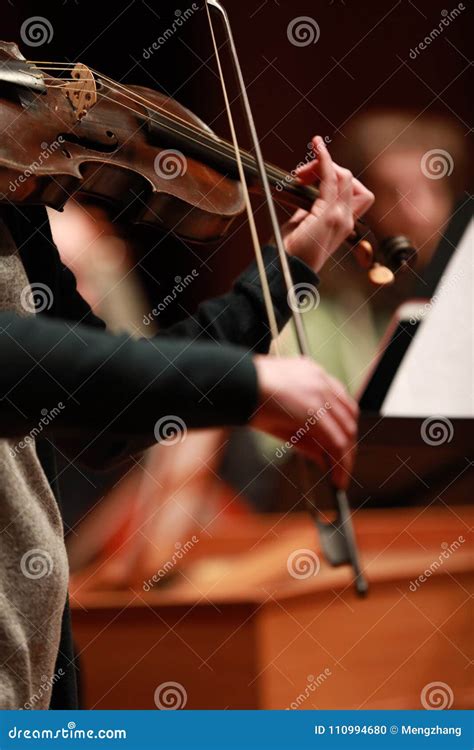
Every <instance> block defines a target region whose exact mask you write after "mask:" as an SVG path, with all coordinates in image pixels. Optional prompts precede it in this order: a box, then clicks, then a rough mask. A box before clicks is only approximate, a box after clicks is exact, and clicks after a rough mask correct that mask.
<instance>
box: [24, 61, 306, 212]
mask: <svg viewBox="0 0 474 750" xmlns="http://www.w3.org/2000/svg"><path fill="white" fill-rule="evenodd" d="M28 62H29V63H30V64H34V65H38V66H45V65H48V66H49V67H48V68H47V70H58V71H65V72H70V71H71V68H73V67H74V66H75V64H76V63H69V64H68V67H65V66H64V67H61V66H59V65H57V64H56V63H48V62H46V61H28ZM89 70H91V72H93V73H95V74H96V75H97V76H98V77H99V78H101V79H103V80H105V81H107V82H108V83H109V85H110V88H111V90H112V91H113V90H115V91H116V93H119V94H122V96H124V97H125V98H127V99H129V100H130V101H132V102H133V103H134V104H136V105H138V106H140V105H141V102H140V100H142V102H143V103H145V104H147V105H148V106H149V108H150V109H151V111H152V114H154V115H156V116H158V117H161V118H162V119H163V120H164V121H165V122H166V121H169V122H170V123H173V124H174V123H179V124H180V126H181V128H182V130H184V131H185V137H190V136H187V135H186V134H187V132H189V133H192V134H193V135H197V136H198V137H199V138H200V139H203V140H204V141H205V143H204V144H203V142H202V140H201V141H199V140H196V139H192V138H191V140H192V141H193V142H195V143H200V145H205V146H206V147H207V148H208V149H209V150H211V151H212V152H214V153H216V154H218V155H224V156H227V157H229V158H232V159H233V158H234V150H233V147H232V144H230V143H228V142H226V141H225V140H223V139H219V141H218V142H217V140H216V139H215V138H213V137H212V135H210V134H209V133H208V132H207V131H206V130H205V129H203V128H198V127H196V126H195V125H193V124H191V123H189V122H188V121H186V120H185V119H183V118H182V117H180V116H179V115H175V114H170V113H169V112H168V111H167V110H165V109H163V108H162V107H160V106H159V105H156V103H154V102H151V101H149V100H147V99H146V98H145V97H143V96H142V95H140V94H138V93H136V92H133V91H132V90H131V89H129V88H128V87H127V86H125V85H123V84H120V83H118V82H117V81H114V80H113V79H112V78H109V77H108V76H106V75H104V74H102V73H99V72H98V71H95V70H94V69H93V68H89ZM53 80H54V79H53ZM57 80H58V81H64V84H63V83H61V84H47V86H48V87H50V88H69V90H82V88H81V86H80V85H79V86H78V88H77V89H73V88H71V87H68V81H69V80H71V82H73V83H76V84H80V81H79V80H78V79H76V78H72V77H71V79H67V78H64V79H57ZM117 87H118V88H119V89H121V90H118V88H117ZM97 94H98V95H99V96H101V97H102V98H105V99H107V100H109V101H112V102H114V103H116V104H119V105H120V106H122V107H126V105H124V103H123V102H117V101H116V100H115V99H113V98H112V97H107V95H105V94H104V93H103V92H101V91H97ZM126 108H127V109H129V110H130V111H132V112H134V113H135V114H137V115H139V116H143V114H142V113H141V112H138V111H136V110H133V109H132V108H131V107H126ZM160 110H161V112H164V113H166V114H165V115H162V114H160ZM157 122H158V124H162V123H159V121H157ZM181 123H182V125H181ZM170 129H171V128H170ZM171 130H172V129H171ZM174 132H178V131H174ZM181 135H182V133H181ZM240 152H241V154H242V156H243V159H244V161H245V162H246V166H247V167H250V168H252V169H253V170H255V169H256V164H255V159H254V157H253V156H252V154H251V153H249V152H248V151H245V150H243V149H241V150H240ZM267 169H268V172H269V174H270V176H271V178H272V179H273V180H275V181H276V182H279V181H284V184H285V186H286V187H287V188H288V187H289V188H290V190H291V189H293V190H294V189H295V188H296V190H298V188H299V187H300V185H299V184H298V183H296V182H294V184H292V180H291V178H290V179H288V173H287V172H284V171H283V170H282V169H280V168H279V167H276V166H274V165H273V164H267ZM305 192H307V194H308V196H309V197H310V198H311V199H313V198H316V197H317V190H316V189H315V188H314V187H312V188H309V190H308V189H307V187H306V188H305Z"/></svg>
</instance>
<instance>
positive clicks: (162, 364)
mask: <svg viewBox="0 0 474 750" xmlns="http://www.w3.org/2000/svg"><path fill="white" fill-rule="evenodd" d="M0 359H1V361H2V367H1V368H0V432H1V434H2V436H12V435H25V434H27V433H28V432H30V431H31V430H34V429H35V428H39V430H40V432H41V433H44V434H48V433H51V434H54V435H59V436H66V437H67V436H71V437H74V436H75V435H80V434H92V435H94V440H97V439H100V438H101V436H103V437H108V436H111V437H112V438H114V439H115V441H116V444H117V447H118V446H119V444H120V441H121V440H123V441H127V440H128V439H129V438H132V439H135V440H137V441H138V442H140V443H143V445H151V444H152V443H153V442H154V440H155V439H156V434H155V428H156V424H157V422H158V421H159V420H160V419H163V418H165V417H170V418H177V419H178V420H182V423H183V425H184V426H185V427H186V428H191V427H211V426H217V425H225V424H230V425H232V424H243V423H245V422H246V421H247V420H248V419H249V418H250V416H251V415H252V413H253V411H254V409H255V407H256V401H257V382H256V373H255V368H254V365H253V362H252V358H251V355H250V354H249V353H248V352H247V351H246V350H244V349H241V348H239V347H231V346H228V345H221V344H215V343H212V344H209V343H204V342H189V343H188V344H187V345H183V342H182V341H177V340H176V339H172V338H169V339H168V338H167V339H165V338H156V339H151V340H140V341H136V340H133V339H131V338H130V337H128V336H125V335H121V336H112V335H110V334H108V333H105V332H102V331H95V330H92V329H91V328H89V327H87V326H83V325H78V324H75V325H70V324H68V323H66V322H63V321H57V320H47V319H44V318H43V319H41V318H40V317H39V316H38V317H34V316H32V317H27V318H22V317H19V316H18V315H15V314H14V313H10V312H2V313H0ZM45 410H46V412H47V413H48V414H49V415H52V416H51V419H50V421H48V420H49V417H48V416H47V415H45ZM42 415H43V416H42Z"/></svg>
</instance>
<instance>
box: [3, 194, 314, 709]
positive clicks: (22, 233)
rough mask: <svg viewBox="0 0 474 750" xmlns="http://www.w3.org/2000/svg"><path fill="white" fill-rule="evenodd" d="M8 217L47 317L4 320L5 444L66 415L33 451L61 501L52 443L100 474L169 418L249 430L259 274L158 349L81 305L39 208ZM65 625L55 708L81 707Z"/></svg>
mask: <svg viewBox="0 0 474 750" xmlns="http://www.w3.org/2000/svg"><path fill="white" fill-rule="evenodd" d="M2 216H3V218H4V219H5V220H6V222H7V225H8V227H9V229H10V231H11V233H12V235H13V237H14V240H15V242H16V244H17V247H18V249H19V252H20V255H21V258H22V261H23V264H24V266H25V270H26V273H27V275H28V278H29V281H30V284H31V285H32V287H33V289H35V288H36V289H42V292H43V299H46V300H47V301H46V308H47V309H44V310H43V311H42V312H41V313H40V314H38V315H36V316H35V317H33V318H32V317H27V318H21V317H19V316H18V315H15V314H13V313H9V312H2V313H0V361H1V362H2V366H1V368H0V425H1V427H0V430H1V435H2V436H12V435H24V434H27V433H28V432H29V431H30V430H31V429H32V428H34V427H35V425H37V424H38V422H39V419H40V417H41V410H42V409H44V408H47V409H48V410H51V409H53V408H54V407H55V406H57V404H58V403H59V402H62V403H63V404H64V408H62V409H61V410H60V411H59V413H58V414H57V415H56V416H55V418H54V420H53V421H52V422H51V424H50V425H49V426H48V427H46V428H45V430H44V431H43V433H42V434H43V436H44V439H42V440H38V441H37V450H38V455H39V457H40V460H41V462H42V465H43V467H44V470H45V472H46V474H47V477H48V479H49V481H50V483H51V486H52V488H53V491H54V492H55V494H56V496H57V497H58V492H57V486H56V479H55V477H56V471H55V462H54V451H53V449H52V443H51V441H53V442H55V443H56V444H61V449H62V450H64V451H66V452H67V453H68V454H69V456H70V457H71V459H73V460H74V461H82V462H84V463H86V464H90V465H92V466H95V467H97V466H99V465H103V466H105V465H107V464H108V463H110V462H111V461H115V460H117V459H120V458H122V457H123V458H126V457H127V456H129V455H130V454H131V453H134V452H138V451H139V450H141V449H143V448H146V447H149V446H150V445H152V444H153V443H154V442H156V438H155V434H154V428H155V425H156V422H157V421H158V420H159V419H160V418H161V417H164V416H168V415H173V416H177V417H179V418H180V419H182V420H183V421H184V423H185V425H186V426H187V427H189V428H193V427H215V426H218V425H239V424H244V423H246V422H247V421H248V420H249V419H250V418H251V416H252V414H253V412H254V410H255V408H256V406H257V399H258V393H257V380H256V372H255V368H254V365H253V362H252V356H251V352H267V351H268V347H269V343H270V333H269V328H268V324H267V320H266V314H265V308H264V304H263V297H262V293H261V288H260V284H259V282H258V275H257V271H256V266H255V265H254V264H252V265H251V266H250V267H249V268H248V269H247V270H246V271H245V272H244V273H243V274H242V275H241V276H240V277H239V278H238V280H237V281H236V283H235V285H234V287H233V289H232V291H231V292H230V293H229V294H226V295H224V296H222V297H220V298H218V299H213V300H209V301H207V302H205V303H203V304H201V306H200V307H199V308H198V310H197V312H196V314H195V315H194V316H193V317H191V318H188V319H187V320H185V321H183V322H181V323H178V324H176V325H174V326H172V327H171V328H169V329H167V330H166V331H163V332H162V333H160V334H159V335H158V336H156V337H155V338H153V339H149V340H140V341H136V340H133V339H131V338H130V337H129V336H127V335H114V336H113V335H110V334H108V333H106V332H105V330H104V323H103V322H102V321H101V320H100V319H99V318H97V317H96V316H95V315H94V314H93V313H92V311H91V309H90V307H89V306H88V305H87V303H86V302H85V301H84V300H83V299H82V297H81V296H80V295H79V293H78V292H77V289H76V282H75V278H74V276H73V274H72V273H71V272H70V271H69V270H68V269H67V268H66V267H65V266H64V265H63V264H62V263H61V260H60V258H59V255H58V251H57V249H56V247H55V245H54V243H53V241H52V237H51V233H50V229H49V222H48V219H47V215H46V212H45V210H44V209H43V208H40V207H38V208H37V207H32V208H28V209H24V208H23V207H22V208H21V209H20V208H18V207H16V206H7V207H3V208H2ZM264 257H265V265H266V268H267V273H268V278H269V281H270V288H271V292H272V297H273V301H274V304H275V309H276V313H277V322H278V324H279V326H280V327H281V326H283V325H284V323H285V322H286V321H287V319H288V317H289V311H288V305H287V300H286V291H285V288H284V285H283V281H282V278H281V274H280V269H279V261H278V258H277V254H276V251H275V249H274V248H272V247H268V248H266V249H265V253H264ZM290 265H291V270H292V273H293V278H294V281H295V283H302V282H305V283H311V284H315V283H316V282H317V279H316V277H315V275H314V274H313V272H312V271H311V270H310V269H309V268H308V267H307V266H306V265H305V264H304V263H302V262H301V261H299V260H298V259H293V258H292V259H290ZM38 285H44V286H42V287H40V286H38ZM58 501H59V498H58ZM69 620H70V616H69V607H68V606H66V610H65V613H64V617H63V630H62V639H61V644H60V650H59V656H58V664H57V669H59V667H62V669H63V671H64V672H65V676H64V677H62V678H61V680H59V681H58V682H57V683H56V684H55V686H54V690H53V697H52V702H51V708H74V707H75V706H76V705H77V692H76V685H75V683H76V680H75V667H74V657H73V650H72V638H71V628H70V622H69Z"/></svg>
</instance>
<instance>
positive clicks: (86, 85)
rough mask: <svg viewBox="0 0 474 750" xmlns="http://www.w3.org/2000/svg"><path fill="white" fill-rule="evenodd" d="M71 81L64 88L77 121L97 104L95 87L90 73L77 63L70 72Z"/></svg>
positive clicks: (84, 66) (85, 66)
mask: <svg viewBox="0 0 474 750" xmlns="http://www.w3.org/2000/svg"><path fill="white" fill-rule="evenodd" d="M71 77H72V79H73V80H72V81H71V83H70V85H68V86H67V87H66V91H67V96H68V98H69V100H70V102H71V104H72V107H73V109H74V112H75V113H76V117H77V119H78V120H82V118H83V117H84V116H85V115H86V114H87V113H88V111H89V110H90V109H91V107H93V106H94V104H95V103H96V102H97V86H96V82H95V78H94V75H93V73H92V71H91V70H90V69H89V68H88V67H87V65H83V64H82V63H77V65H75V66H74V67H73V69H72V71H71Z"/></svg>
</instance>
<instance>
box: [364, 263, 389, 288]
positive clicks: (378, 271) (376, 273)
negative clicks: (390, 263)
mask: <svg viewBox="0 0 474 750" xmlns="http://www.w3.org/2000/svg"><path fill="white" fill-rule="evenodd" d="M369 280H370V281H371V282H372V284H374V285H375V286H387V285H388V284H393V282H394V280H395V275H394V273H393V272H392V271H391V270H390V268H387V266H382V265H381V264H380V263H374V265H373V266H372V268H370V269H369Z"/></svg>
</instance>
